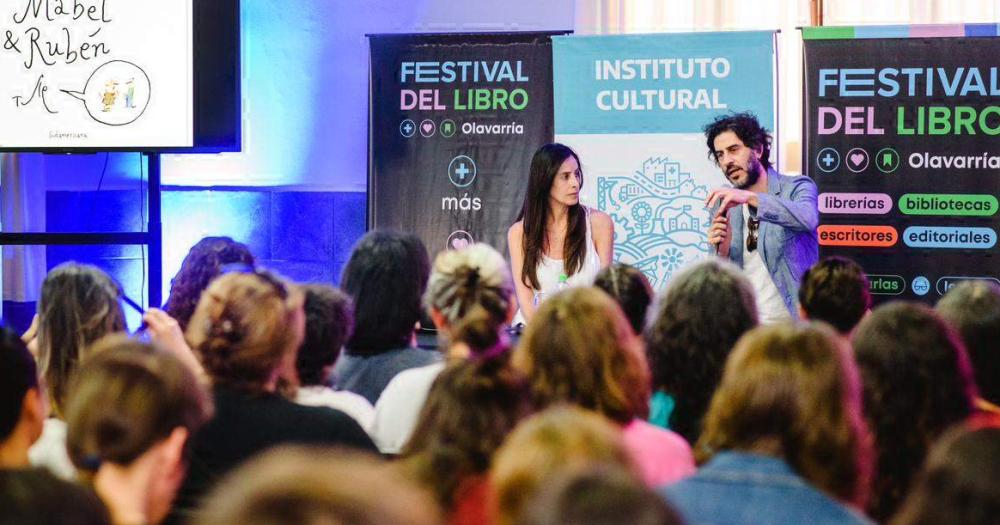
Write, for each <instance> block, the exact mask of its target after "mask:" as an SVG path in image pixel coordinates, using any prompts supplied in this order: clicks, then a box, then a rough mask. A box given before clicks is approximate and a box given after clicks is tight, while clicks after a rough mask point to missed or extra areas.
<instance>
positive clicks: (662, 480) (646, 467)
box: [622, 419, 695, 487]
mask: <svg viewBox="0 0 1000 525" xmlns="http://www.w3.org/2000/svg"><path fill="white" fill-rule="evenodd" d="M622 436H623V437H624V439H625V447H626V448H627V449H628V451H629V453H630V454H632V459H633V460H634V461H635V463H636V465H638V466H639V471H640V472H641V473H642V477H643V479H644V480H645V481H646V484H647V485H649V486H650V487H660V486H663V485H666V484H668V483H673V482H675V481H679V480H680V479H681V478H685V477H687V476H690V475H691V474H694V471H695V466H694V456H693V455H692V454H691V446H690V445H688V442H687V441H685V440H684V438H682V437H681V436H679V435H678V434H676V433H674V432H671V431H669V430H666V429H663V428H660V427H657V426H655V425H652V424H650V423H647V422H645V421H643V420H641V419H633V420H632V422H631V423H629V424H628V425H626V426H625V428H624V429H622Z"/></svg>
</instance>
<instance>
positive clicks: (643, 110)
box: [553, 31, 776, 289]
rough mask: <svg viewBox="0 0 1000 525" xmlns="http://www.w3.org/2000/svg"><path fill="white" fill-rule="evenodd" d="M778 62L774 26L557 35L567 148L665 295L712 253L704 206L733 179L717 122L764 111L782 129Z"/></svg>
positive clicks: (559, 110) (597, 202)
mask: <svg viewBox="0 0 1000 525" xmlns="http://www.w3.org/2000/svg"><path fill="white" fill-rule="evenodd" d="M774 56H775V55H774V33H773V32H771V31H758V32H728V33H695V34H666V35H663V34H660V35H612V36H593V37H590V36H588V37H579V36H574V37H572V38H569V37H554V38H553V89H554V102H555V127H556V141H557V142H562V143H564V144H566V145H568V146H570V147H571V148H573V149H574V150H575V151H576V152H577V154H578V155H579V156H580V162H581V166H582V171H583V173H584V185H583V188H582V189H581V192H580V198H581V201H582V202H583V203H584V204H585V205H587V206H592V207H596V208H598V209H600V210H602V211H604V212H606V213H607V214H608V215H610V216H611V219H612V221H613V222H614V226H615V248H614V249H615V259H616V260H617V261H619V262H625V263H629V264H632V265H633V266H636V267H637V268H639V269H640V270H642V271H643V273H645V274H646V277H647V278H648V279H649V280H650V284H652V285H653V287H654V288H656V289H662V288H663V287H665V286H666V284H667V282H668V281H669V280H670V277H671V276H672V275H674V274H675V273H676V272H677V271H679V270H681V269H682V268H683V267H685V266H687V265H689V264H691V263H693V262H695V261H698V260H700V259H703V258H705V257H708V255H709V252H710V249H709V245H708V240H707V235H706V232H707V230H708V227H709V224H710V218H709V211H708V210H707V209H705V207H704V200H705V198H706V197H707V196H708V193H709V192H710V191H711V190H712V189H714V188H717V187H720V186H723V185H725V184H726V182H727V181H726V179H725V177H724V176H723V175H722V173H721V172H720V170H719V168H718V167H717V166H716V165H715V164H714V162H712V161H711V160H709V157H708V148H707V146H706V144H705V136H704V135H703V132H702V128H703V127H704V126H705V124H707V123H708V122H710V121H711V120H712V119H714V118H715V117H716V116H718V115H721V114H725V113H729V112H733V111H752V112H753V113H755V114H756V115H757V116H758V118H759V119H760V121H761V122H762V123H764V124H765V126H767V127H768V128H769V129H771V130H774V124H775V114H776V112H775V110H774V94H773V91H774ZM775 157H776V155H774V154H772V158H775Z"/></svg>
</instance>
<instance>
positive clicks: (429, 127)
mask: <svg viewBox="0 0 1000 525" xmlns="http://www.w3.org/2000/svg"><path fill="white" fill-rule="evenodd" d="M420 127H421V128H423V129H424V133H430V132H431V127H432V126H431V125H430V124H429V123H427V122H425V123H424V125H423V126H420Z"/></svg>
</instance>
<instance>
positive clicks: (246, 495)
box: [194, 446, 440, 525]
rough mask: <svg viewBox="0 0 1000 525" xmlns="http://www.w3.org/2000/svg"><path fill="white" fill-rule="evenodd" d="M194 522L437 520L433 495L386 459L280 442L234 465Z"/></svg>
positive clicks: (276, 524) (302, 524) (282, 524)
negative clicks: (240, 464)
mask: <svg viewBox="0 0 1000 525" xmlns="http://www.w3.org/2000/svg"><path fill="white" fill-rule="evenodd" d="M205 501H206V504H205V505H204V507H203V508H202V510H201V511H200V512H199V513H198V515H197V517H196V519H195V521H194V523H195V525H333V524H350V525H434V524H437V523H440V521H439V516H438V512H437V509H436V506H435V505H434V502H433V501H432V500H430V499H429V498H428V497H427V495H426V494H425V493H424V492H423V491H421V490H420V489H418V488H417V487H415V486H414V485H412V484H411V483H410V482H408V481H407V480H406V479H404V478H403V477H402V476H401V475H400V473H399V472H398V471H397V470H395V469H394V468H392V466H391V465H388V464H386V463H383V462H381V461H378V460H377V459H375V458H372V457H368V456H363V455H360V454H358V453H349V452H346V451H337V450H331V449H319V448H306V447H291V446H285V447H279V448H275V449H272V450H270V451H269V452H265V453H263V454H261V455H259V456H257V457H255V458H254V459H251V460H250V461H248V462H247V463H245V464H244V465H243V466H242V467H240V468H238V469H236V470H235V471H233V472H232V473H230V474H229V475H228V476H226V477H225V478H224V479H223V480H222V481H220V482H219V483H218V484H217V485H216V487H215V489H214V491H213V492H212V493H211V494H210V495H209V497H208V498H206V499H205Z"/></svg>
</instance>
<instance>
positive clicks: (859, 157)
mask: <svg viewBox="0 0 1000 525" xmlns="http://www.w3.org/2000/svg"><path fill="white" fill-rule="evenodd" d="M864 161H865V155H864V153H855V154H853V155H851V164H854V165H855V166H860V165H861V164H862V163H864Z"/></svg>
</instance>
